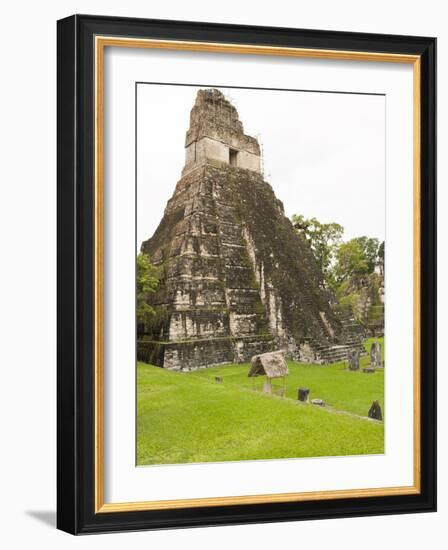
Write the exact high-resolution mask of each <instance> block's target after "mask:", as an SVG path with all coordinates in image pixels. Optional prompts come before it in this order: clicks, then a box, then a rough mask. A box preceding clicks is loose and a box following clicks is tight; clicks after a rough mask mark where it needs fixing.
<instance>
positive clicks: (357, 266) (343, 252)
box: [334, 239, 369, 284]
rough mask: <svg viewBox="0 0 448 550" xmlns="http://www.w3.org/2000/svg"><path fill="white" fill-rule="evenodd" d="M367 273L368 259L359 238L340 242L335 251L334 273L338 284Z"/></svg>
mask: <svg viewBox="0 0 448 550" xmlns="http://www.w3.org/2000/svg"><path fill="white" fill-rule="evenodd" d="M367 273H369V261H368V258H367V257H366V254H365V250H364V249H363V246H362V242H360V240H359V239H352V240H350V241H347V242H346V243H342V244H341V245H340V246H339V247H338V249H337V252H336V263H335V266H334V275H335V279H336V281H337V283H338V284H341V283H343V282H344V281H348V280H349V279H351V278H352V277H354V276H358V275H364V274H367Z"/></svg>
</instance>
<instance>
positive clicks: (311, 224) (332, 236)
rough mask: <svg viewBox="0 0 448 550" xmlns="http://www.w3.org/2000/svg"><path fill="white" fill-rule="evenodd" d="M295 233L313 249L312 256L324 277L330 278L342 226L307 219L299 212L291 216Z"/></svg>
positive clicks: (340, 240) (342, 230)
mask: <svg viewBox="0 0 448 550" xmlns="http://www.w3.org/2000/svg"><path fill="white" fill-rule="evenodd" d="M292 223H293V225H294V228H295V230H296V231H297V233H298V234H299V235H300V236H301V237H302V238H303V239H304V240H305V242H306V243H307V244H308V245H309V247H310V248H311V250H312V251H313V254H314V257H315V259H316V261H317V263H318V264H319V267H320V268H321V270H322V273H323V274H324V277H325V278H326V279H330V278H331V269H332V265H333V263H334V260H335V254H336V252H337V249H338V247H339V246H340V244H341V242H342V235H343V233H344V228H343V227H342V225H339V224H338V223H335V222H333V223H321V222H320V221H319V220H317V219H316V218H311V219H307V218H305V217H304V216H302V215H301V214H294V215H293V216H292Z"/></svg>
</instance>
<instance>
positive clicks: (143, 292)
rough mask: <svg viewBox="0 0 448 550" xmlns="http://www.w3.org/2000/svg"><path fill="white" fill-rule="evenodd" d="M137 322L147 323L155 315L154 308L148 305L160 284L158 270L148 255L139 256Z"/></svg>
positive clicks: (141, 253) (141, 254) (142, 253)
mask: <svg viewBox="0 0 448 550" xmlns="http://www.w3.org/2000/svg"><path fill="white" fill-rule="evenodd" d="M136 279H137V288H136V293H137V304H136V307H137V322H138V323H145V321H147V320H148V318H149V317H151V316H152V315H154V313H155V310H154V308H153V307H152V306H151V305H149V303H148V296H149V294H151V293H153V292H155V291H156V290H157V286H158V284H159V277H158V269H157V268H156V267H155V266H154V265H153V264H152V263H151V261H150V259H149V256H148V254H145V253H144V252H140V254H138V255H137V277H136Z"/></svg>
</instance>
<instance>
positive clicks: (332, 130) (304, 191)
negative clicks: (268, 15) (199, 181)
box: [137, 84, 385, 250]
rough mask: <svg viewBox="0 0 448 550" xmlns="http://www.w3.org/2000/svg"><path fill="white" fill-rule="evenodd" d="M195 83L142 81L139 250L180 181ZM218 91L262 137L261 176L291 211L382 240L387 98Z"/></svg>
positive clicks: (139, 106) (248, 129)
mask: <svg viewBox="0 0 448 550" xmlns="http://www.w3.org/2000/svg"><path fill="white" fill-rule="evenodd" d="M206 87H208V86H201V88H206ZM198 89H200V88H198V87H193V86H173V85H157V84H138V87H137V94H138V95H137V136H138V137H137V174H138V177H137V249H138V250H139V249H140V244H141V242H142V240H146V239H148V238H149V237H151V236H152V234H153V233H154V231H155V229H156V228H157V226H158V224H159V223H160V220H161V219H162V216H163V211H164V209H165V206H166V203H167V201H168V199H169V198H170V197H171V195H172V194H173V192H174V189H175V186H176V183H177V182H178V181H179V179H180V176H181V171H182V168H183V166H184V158H185V150H184V142H185V133H186V131H187V130H188V127H189V120H190V110H191V108H192V106H193V104H194V101H195V97H196V93H197V91H198ZM220 89H221V91H222V92H223V93H224V94H225V95H226V96H227V97H228V98H229V99H230V100H231V101H232V103H233V104H234V105H235V107H236V108H237V110H238V113H239V116H240V120H241V121H242V123H243V126H244V131H245V133H246V134H249V135H252V136H255V137H258V138H259V140H260V142H261V143H262V146H263V153H264V173H265V179H266V180H267V181H268V182H269V183H270V184H271V185H272V187H273V189H274V191H275V193H276V196H277V198H279V199H280V200H281V201H283V204H284V206H285V213H286V215H287V216H289V217H290V216H291V215H292V214H303V215H304V216H306V217H316V218H317V219H318V220H320V221H321V222H331V221H334V222H337V223H340V224H341V225H342V226H343V227H344V228H345V233H344V239H350V238H352V237H357V236H361V235H367V236H369V237H377V238H378V239H380V240H383V239H384V235H385V97H384V96H373V95H353V94H334V93H319V92H289V91H270V90H254V89H249V90H248V89H246V90H240V89H234V88H220Z"/></svg>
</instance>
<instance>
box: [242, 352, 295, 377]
mask: <svg viewBox="0 0 448 550" xmlns="http://www.w3.org/2000/svg"><path fill="white" fill-rule="evenodd" d="M250 363H251V367H250V371H249V376H251V377H252V376H267V377H268V378H281V377H283V376H287V375H288V374H289V370H288V365H287V363H286V360H285V355H284V352H283V351H271V352H269V353H262V354H260V355H254V356H253V357H252V359H251V362H250Z"/></svg>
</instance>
